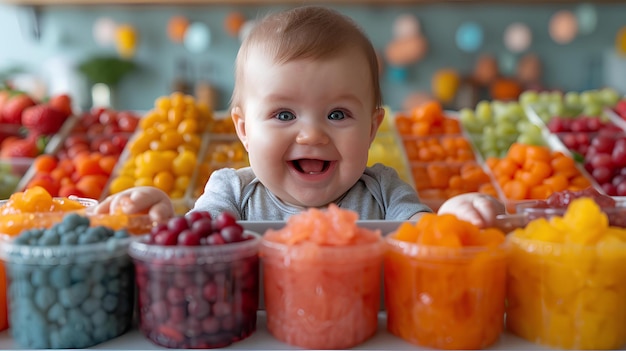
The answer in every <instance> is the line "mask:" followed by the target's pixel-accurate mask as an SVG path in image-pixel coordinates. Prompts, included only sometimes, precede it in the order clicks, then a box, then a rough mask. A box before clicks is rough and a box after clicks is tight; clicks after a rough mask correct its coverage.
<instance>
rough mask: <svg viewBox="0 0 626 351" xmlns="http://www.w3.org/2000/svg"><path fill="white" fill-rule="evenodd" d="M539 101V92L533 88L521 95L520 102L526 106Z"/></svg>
mask: <svg viewBox="0 0 626 351" xmlns="http://www.w3.org/2000/svg"><path fill="white" fill-rule="evenodd" d="M538 101H539V94H538V93H537V92H536V91H533V90H527V91H525V92H523V93H522V94H521V95H520V96H519V102H520V104H522V105H524V106H526V105H530V104H534V103H536V102H538Z"/></svg>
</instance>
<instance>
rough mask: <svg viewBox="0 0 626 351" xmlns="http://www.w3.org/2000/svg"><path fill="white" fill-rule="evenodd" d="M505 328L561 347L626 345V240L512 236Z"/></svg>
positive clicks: (614, 346)
mask: <svg viewBox="0 0 626 351" xmlns="http://www.w3.org/2000/svg"><path fill="white" fill-rule="evenodd" d="M509 242H510V244H511V256H510V262H509V273H508V277H507V309H506V316H507V317H506V326H507V328H508V329H509V330H510V331H512V332H513V333H515V334H517V335H519V336H521V337H523V338H525V339H527V340H529V341H532V342H535V343H538V344H542V345H546V346H549V347H553V348H559V349H596V350H597V349H620V348H622V347H623V346H624V345H625V344H626V244H625V243H623V242H619V241H615V242H609V241H607V242H604V243H603V244H598V245H596V246H582V245H577V244H571V243H569V244H566V243H553V242H545V241H538V240H531V239H527V238H522V237H519V236H516V235H515V234H512V235H511V236H510V237H509Z"/></svg>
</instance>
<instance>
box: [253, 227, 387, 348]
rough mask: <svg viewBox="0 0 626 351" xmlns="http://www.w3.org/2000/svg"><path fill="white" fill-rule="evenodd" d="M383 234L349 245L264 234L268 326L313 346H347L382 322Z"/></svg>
mask: <svg viewBox="0 0 626 351" xmlns="http://www.w3.org/2000/svg"><path fill="white" fill-rule="evenodd" d="M383 248H384V244H383V240H382V239H380V240H377V241H375V242H370V243H366V244H358V245H348V246H320V245H317V244H314V243H302V244H299V245H291V246H288V245H285V244H281V243H277V242H271V241H268V240H263V241H262V243H261V250H260V254H261V258H262V262H263V270H264V276H263V283H264V293H265V306H266V310H267V327H268V329H269V331H270V333H272V335H273V336H274V337H275V338H277V339H278V340H281V341H283V342H286V343H289V344H292V345H295V346H299V347H303V348H308V349H346V348H351V347H353V346H356V345H358V344H360V343H362V342H364V341H365V340H367V339H369V338H370V337H371V336H373V335H374V334H375V333H376V330H377V328H378V311H379V307H380V291H381V289H380V275H381V267H382V258H383Z"/></svg>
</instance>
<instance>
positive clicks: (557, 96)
mask: <svg viewBox="0 0 626 351" xmlns="http://www.w3.org/2000/svg"><path fill="white" fill-rule="evenodd" d="M548 101H549V102H551V103H557V102H558V103H563V94H562V93H561V92H560V91H553V92H550V93H548Z"/></svg>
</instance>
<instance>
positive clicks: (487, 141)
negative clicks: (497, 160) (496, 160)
mask: <svg viewBox="0 0 626 351" xmlns="http://www.w3.org/2000/svg"><path fill="white" fill-rule="evenodd" d="M497 148H498V145H497V139H492V138H484V139H483V140H481V142H480V149H481V150H495V149H497Z"/></svg>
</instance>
